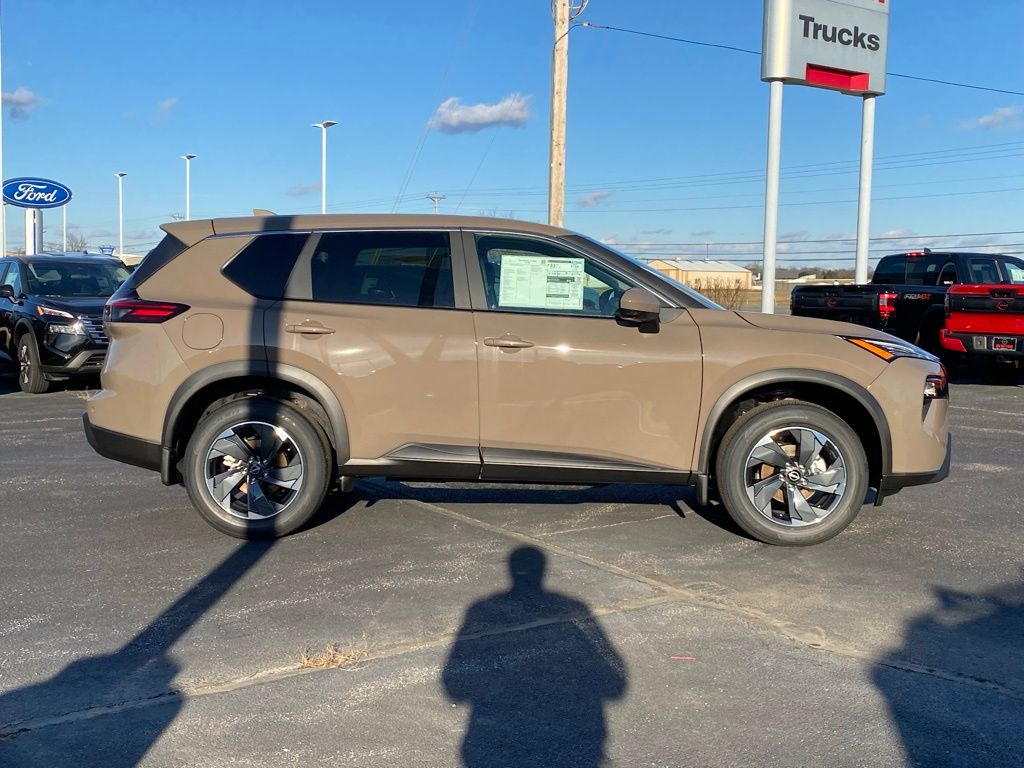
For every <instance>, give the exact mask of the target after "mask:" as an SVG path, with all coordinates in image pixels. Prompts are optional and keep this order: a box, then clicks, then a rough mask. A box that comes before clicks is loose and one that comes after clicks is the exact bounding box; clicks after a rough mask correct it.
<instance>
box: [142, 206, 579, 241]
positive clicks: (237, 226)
mask: <svg viewBox="0 0 1024 768" xmlns="http://www.w3.org/2000/svg"><path fill="white" fill-rule="evenodd" d="M160 228H161V229H162V230H163V231H164V232H167V233H168V234H169V235H173V236H174V237H176V238H177V239H178V240H181V242H183V243H185V245H194V244H195V243H198V242H199V241H200V240H202V239H203V238H205V237H209V236H210V235H226V234H249V233H253V232H281V231H288V230H298V231H308V230H322V229H379V228H389V229H390V228H401V229H492V230H494V229H496V230H509V231H515V232H524V233H528V234H537V235H547V236H549V237H561V236H564V235H571V234H573V232H572V231H570V230H568V229H562V228H561V227H551V226H548V225H547V224H537V223H536V222H532V221H517V220H515V219H496V218H490V217H484V216H446V215H439V214H430V213H425V214H405V213H400V214H391V213H372V214H337V213H327V214H300V215H297V216H239V217H236V218H226V219H193V220H192V221H176V222H171V223H168V224H162V225H161V227H160Z"/></svg>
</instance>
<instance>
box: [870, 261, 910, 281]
mask: <svg viewBox="0 0 1024 768" xmlns="http://www.w3.org/2000/svg"><path fill="white" fill-rule="evenodd" d="M906 277H907V257H906V256H886V257H885V258H884V259H882V260H881V261H880V262H878V266H877V267H876V268H875V276H874V277H873V278H871V282H873V283H894V284H897V285H899V284H901V283H902V282H903V281H904V280H905V279H906Z"/></svg>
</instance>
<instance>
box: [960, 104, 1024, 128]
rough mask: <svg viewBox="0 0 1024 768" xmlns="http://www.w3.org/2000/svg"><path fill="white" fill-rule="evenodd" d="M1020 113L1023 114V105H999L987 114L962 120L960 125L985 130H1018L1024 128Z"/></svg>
mask: <svg viewBox="0 0 1024 768" xmlns="http://www.w3.org/2000/svg"><path fill="white" fill-rule="evenodd" d="M1022 114H1024V107H999V108H997V109H994V110H992V111H991V112H989V113H988V114H987V115H982V116H981V117H977V118H974V119H973V120H964V121H962V122H961V123H960V125H961V127H963V128H982V129H985V130H992V129H994V128H1003V129H1008V130H1020V129H1022V128H1024V120H1022V119H1021V115H1022Z"/></svg>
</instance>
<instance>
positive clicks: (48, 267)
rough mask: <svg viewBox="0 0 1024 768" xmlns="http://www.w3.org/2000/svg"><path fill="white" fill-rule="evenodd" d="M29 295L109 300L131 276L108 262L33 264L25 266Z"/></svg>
mask: <svg viewBox="0 0 1024 768" xmlns="http://www.w3.org/2000/svg"><path fill="white" fill-rule="evenodd" d="M25 273H26V275H27V276H28V292H29V293H30V294H33V295H36V296H59V297H63V298H108V297H110V296H111V295H112V294H113V293H114V291H116V290H117V289H118V288H120V287H121V284H122V283H123V282H124V281H125V280H127V279H128V275H129V274H130V273H129V272H128V270H127V268H126V267H124V265H122V264H115V263H113V262H108V261H97V262H87V261H50V260H46V261H31V262H29V263H28V264H27V265H26V266H25Z"/></svg>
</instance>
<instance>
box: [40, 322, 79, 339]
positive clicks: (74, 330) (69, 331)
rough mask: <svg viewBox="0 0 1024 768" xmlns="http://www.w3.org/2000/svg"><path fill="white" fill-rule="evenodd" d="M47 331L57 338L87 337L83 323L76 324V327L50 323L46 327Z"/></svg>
mask: <svg viewBox="0 0 1024 768" xmlns="http://www.w3.org/2000/svg"><path fill="white" fill-rule="evenodd" d="M46 330H48V331H49V332H50V333H52V334H53V335H55V336H59V335H60V334H65V335H67V336H85V328H83V327H82V324H81V323H75V324H74V325H57V324H55V323H50V324H49V325H48V326H46Z"/></svg>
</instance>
